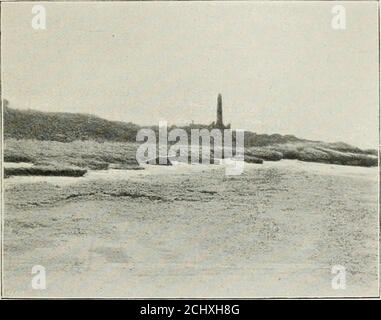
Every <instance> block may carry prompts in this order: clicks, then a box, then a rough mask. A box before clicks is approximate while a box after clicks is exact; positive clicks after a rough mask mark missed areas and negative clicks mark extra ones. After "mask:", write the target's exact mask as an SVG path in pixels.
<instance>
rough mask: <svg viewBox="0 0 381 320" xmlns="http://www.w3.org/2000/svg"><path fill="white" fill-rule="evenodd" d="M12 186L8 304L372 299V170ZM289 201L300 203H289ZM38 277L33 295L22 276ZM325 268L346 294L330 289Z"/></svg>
mask: <svg viewBox="0 0 381 320" xmlns="http://www.w3.org/2000/svg"><path fill="white" fill-rule="evenodd" d="M224 173H225V171H224V167H222V166H218V165H215V166H213V165H209V166H203V165H179V166H172V167H162V166H149V167H147V168H146V169H145V170H139V171H134V170H100V171H90V172H89V173H88V174H86V175H85V176H84V177H81V178H71V177H67V178H64V177H11V178H9V179H6V180H5V182H4V184H5V216H4V225H5V230H4V232H5V234H4V250H5V255H4V291H5V296H8V297H26V296H50V297H51V296H57V297H72V296H105V297H107V296H108V297H268V296H271V297H285V296H288V297H289V296H305V297H311V296H316V292H319V293H320V294H321V295H325V296H374V295H377V294H378V279H377V273H378V246H377V243H378V240H377V239H378V211H377V193H378V190H377V185H378V178H377V168H361V167H350V166H338V165H328V164H317V163H303V162H299V161H292V160H282V161H279V162H265V164H263V165H255V164H250V165H245V171H244V173H243V174H242V175H240V176H226V175H225V174H224ZM295 199H298V201H297V202H296V201H295ZM34 265H42V266H44V267H45V268H46V275H47V288H46V289H45V290H33V289H32V287H31V278H32V275H31V269H32V267H33V266H34ZM334 265H342V266H345V268H346V271H347V287H346V289H345V290H334V289H332V287H331V280H332V277H333V275H332V274H331V269H332V267H333V266H334Z"/></svg>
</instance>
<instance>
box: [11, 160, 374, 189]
mask: <svg viewBox="0 0 381 320" xmlns="http://www.w3.org/2000/svg"><path fill="white" fill-rule="evenodd" d="M12 165H13V166H14V165H15V164H13V163H4V166H7V167H11V166H12ZM17 165H18V166H19V167H22V166H24V167H25V166H31V164H30V163H26V164H25V163H20V164H16V166H17ZM143 167H144V170H118V169H108V170H89V171H88V172H87V174H86V175H84V176H83V177H53V176H13V177H9V178H7V179H4V184H5V186H10V185H12V184H18V183H35V182H48V183H51V184H53V185H67V184H73V183H79V182H84V181H89V180H100V179H101V180H128V179H134V178H144V176H148V175H169V174H192V173H196V172H203V171H210V170H222V169H224V168H225V167H226V165H224V164H221V165H206V164H192V165H191V164H184V163H178V164H176V165H173V166H155V165H144V166H143ZM261 168H262V169H269V168H279V169H282V170H293V171H300V172H301V173H302V172H309V173H314V174H318V175H333V176H343V177H354V178H362V179H370V180H377V179H378V168H377V167H372V168H364V167H354V166H341V165H334V164H323V163H313V162H302V161H297V160H281V161H265V162H264V163H263V164H252V163H245V171H248V170H258V169H259V170H260V169H261Z"/></svg>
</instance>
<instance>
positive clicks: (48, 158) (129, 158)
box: [4, 139, 378, 174]
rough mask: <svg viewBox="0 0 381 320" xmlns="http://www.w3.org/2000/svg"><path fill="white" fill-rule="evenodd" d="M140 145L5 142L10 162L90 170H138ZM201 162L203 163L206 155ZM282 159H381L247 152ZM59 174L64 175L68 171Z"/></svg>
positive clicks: (360, 162)
mask: <svg viewBox="0 0 381 320" xmlns="http://www.w3.org/2000/svg"><path fill="white" fill-rule="evenodd" d="M138 146H139V144H137V143H133V142H126V143H121V142H95V141H73V142H69V143H64V142H57V141H40V140H16V139H7V140H5V150H4V160H5V161H6V162H30V163H33V164H35V165H36V166H42V167H51V166H54V167H73V166H74V167H77V168H80V169H86V170H87V169H92V170H102V169H103V170H104V169H108V168H120V169H138V168H139V165H138V163H137V161H136V158H135V157H136V150H137V148H138ZM212 154H213V152H212ZM200 159H201V160H200V161H202V156H201V157H200ZM282 159H295V160H300V161H307V162H320V163H331V164H339V165H351V166H363V167H373V166H377V165H378V157H377V156H376V155H375V152H374V150H368V151H367V150H361V149H358V148H355V147H350V146H348V145H343V144H328V143H322V142H297V143H287V144H276V145H271V146H262V147H250V148H246V149H245V161H246V162H249V163H262V162H263V161H279V160H282ZM212 163H213V162H212ZM34 168H35V167H34ZM36 168H37V167H36ZM23 170H24V171H23ZM23 170H19V171H17V170H13V171H12V172H14V173H16V174H23V173H25V172H27V171H25V169H23ZM34 170H39V169H34ZM58 172H63V173H64V172H65V170H61V171H58ZM8 173H9V172H8Z"/></svg>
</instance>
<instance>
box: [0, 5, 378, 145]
mask: <svg viewBox="0 0 381 320" xmlns="http://www.w3.org/2000/svg"><path fill="white" fill-rule="evenodd" d="M34 4H35V3H3V4H2V9H3V10H2V38H3V39H2V40H3V42H2V67H3V69H2V83H3V97H4V98H6V99H8V100H9V101H10V106H12V107H14V108H20V109H26V108H32V109H37V110H43V111H65V112H82V113H94V114H96V115H98V116H100V117H104V118H107V119H111V120H122V121H132V122H135V123H138V124H158V121H159V120H166V121H168V123H170V124H174V123H176V124H184V123H188V122H190V121H191V120H194V121H195V122H196V123H210V122H212V121H213V120H215V113H216V99H217V94H218V93H221V94H222V97H223V106H224V120H225V122H230V123H231V124H232V126H233V128H241V129H248V130H253V131H256V132H258V133H281V134H294V135H296V136H298V137H302V138H309V139H316V140H325V141H344V142H348V143H351V144H355V145H358V146H362V147H376V146H377V144H378V34H377V32H378V31H377V3H375V2H361V3H355V2H340V4H342V5H344V7H345V9H346V16H347V17H346V20H347V21H346V22H347V28H346V30H334V29H332V27H331V19H332V17H333V14H332V13H331V8H332V6H333V5H334V4H333V3H332V2H326V1H325V2H321V3H317V2H303V3H302V2H290V3H285V2H283V3H279V2H277V3H275V2H267V3H261V2H255V3H254V2H251V3H250V2H234V3H229V2H220V3H215V2H193V3H189V2H188V3H185V2H181V3H180V2H163V3H161V2H143V3H115V2H113V3H105V2H101V3H89V2H87V3H49V4H45V7H46V11H47V29H46V30H34V29H33V28H32V27H31V19H32V12H31V10H32V6H33V5H34Z"/></svg>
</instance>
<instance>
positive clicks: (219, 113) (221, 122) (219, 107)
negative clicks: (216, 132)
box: [216, 94, 224, 128]
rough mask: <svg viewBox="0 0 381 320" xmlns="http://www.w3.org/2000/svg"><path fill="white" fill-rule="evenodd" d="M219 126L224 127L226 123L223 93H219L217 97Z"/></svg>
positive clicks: (217, 124)
mask: <svg viewBox="0 0 381 320" xmlns="http://www.w3.org/2000/svg"><path fill="white" fill-rule="evenodd" d="M216 126H217V128H223V127H224V123H223V121H222V96H221V94H218V98H217V123H216Z"/></svg>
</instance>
